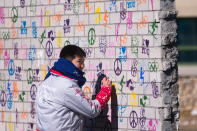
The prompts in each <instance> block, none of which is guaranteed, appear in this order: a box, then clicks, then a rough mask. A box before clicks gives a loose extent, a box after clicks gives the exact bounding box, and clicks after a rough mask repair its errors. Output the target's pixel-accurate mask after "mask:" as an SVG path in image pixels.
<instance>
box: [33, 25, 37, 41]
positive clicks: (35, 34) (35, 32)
mask: <svg viewBox="0 0 197 131" xmlns="http://www.w3.org/2000/svg"><path fill="white" fill-rule="evenodd" d="M32 36H33V38H37V27H36V22H35V21H33V22H32Z"/></svg>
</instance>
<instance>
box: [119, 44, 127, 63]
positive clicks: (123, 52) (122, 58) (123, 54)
mask: <svg viewBox="0 0 197 131" xmlns="http://www.w3.org/2000/svg"><path fill="white" fill-rule="evenodd" d="M119 59H120V61H121V62H126V60H127V53H126V47H121V48H120V55H119Z"/></svg>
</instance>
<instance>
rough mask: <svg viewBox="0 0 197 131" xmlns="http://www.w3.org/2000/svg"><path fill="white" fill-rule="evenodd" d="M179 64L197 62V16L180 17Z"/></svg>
mask: <svg viewBox="0 0 197 131" xmlns="http://www.w3.org/2000/svg"><path fill="white" fill-rule="evenodd" d="M177 25H178V49H179V64H197V18H178V19H177Z"/></svg>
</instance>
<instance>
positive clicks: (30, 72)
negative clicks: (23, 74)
mask: <svg viewBox="0 0 197 131" xmlns="http://www.w3.org/2000/svg"><path fill="white" fill-rule="evenodd" d="M27 82H28V84H31V83H32V82H33V70H32V69H31V68H29V69H28V71H27Z"/></svg>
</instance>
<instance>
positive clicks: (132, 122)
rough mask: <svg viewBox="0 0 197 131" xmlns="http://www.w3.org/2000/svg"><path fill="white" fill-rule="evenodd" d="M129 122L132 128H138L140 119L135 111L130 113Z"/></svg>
mask: <svg viewBox="0 0 197 131" xmlns="http://www.w3.org/2000/svg"><path fill="white" fill-rule="evenodd" d="M129 122H130V125H131V127H132V128H136V126H137V123H138V117H137V113H136V112H135V111H132V112H131V113H130V117H129Z"/></svg>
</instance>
